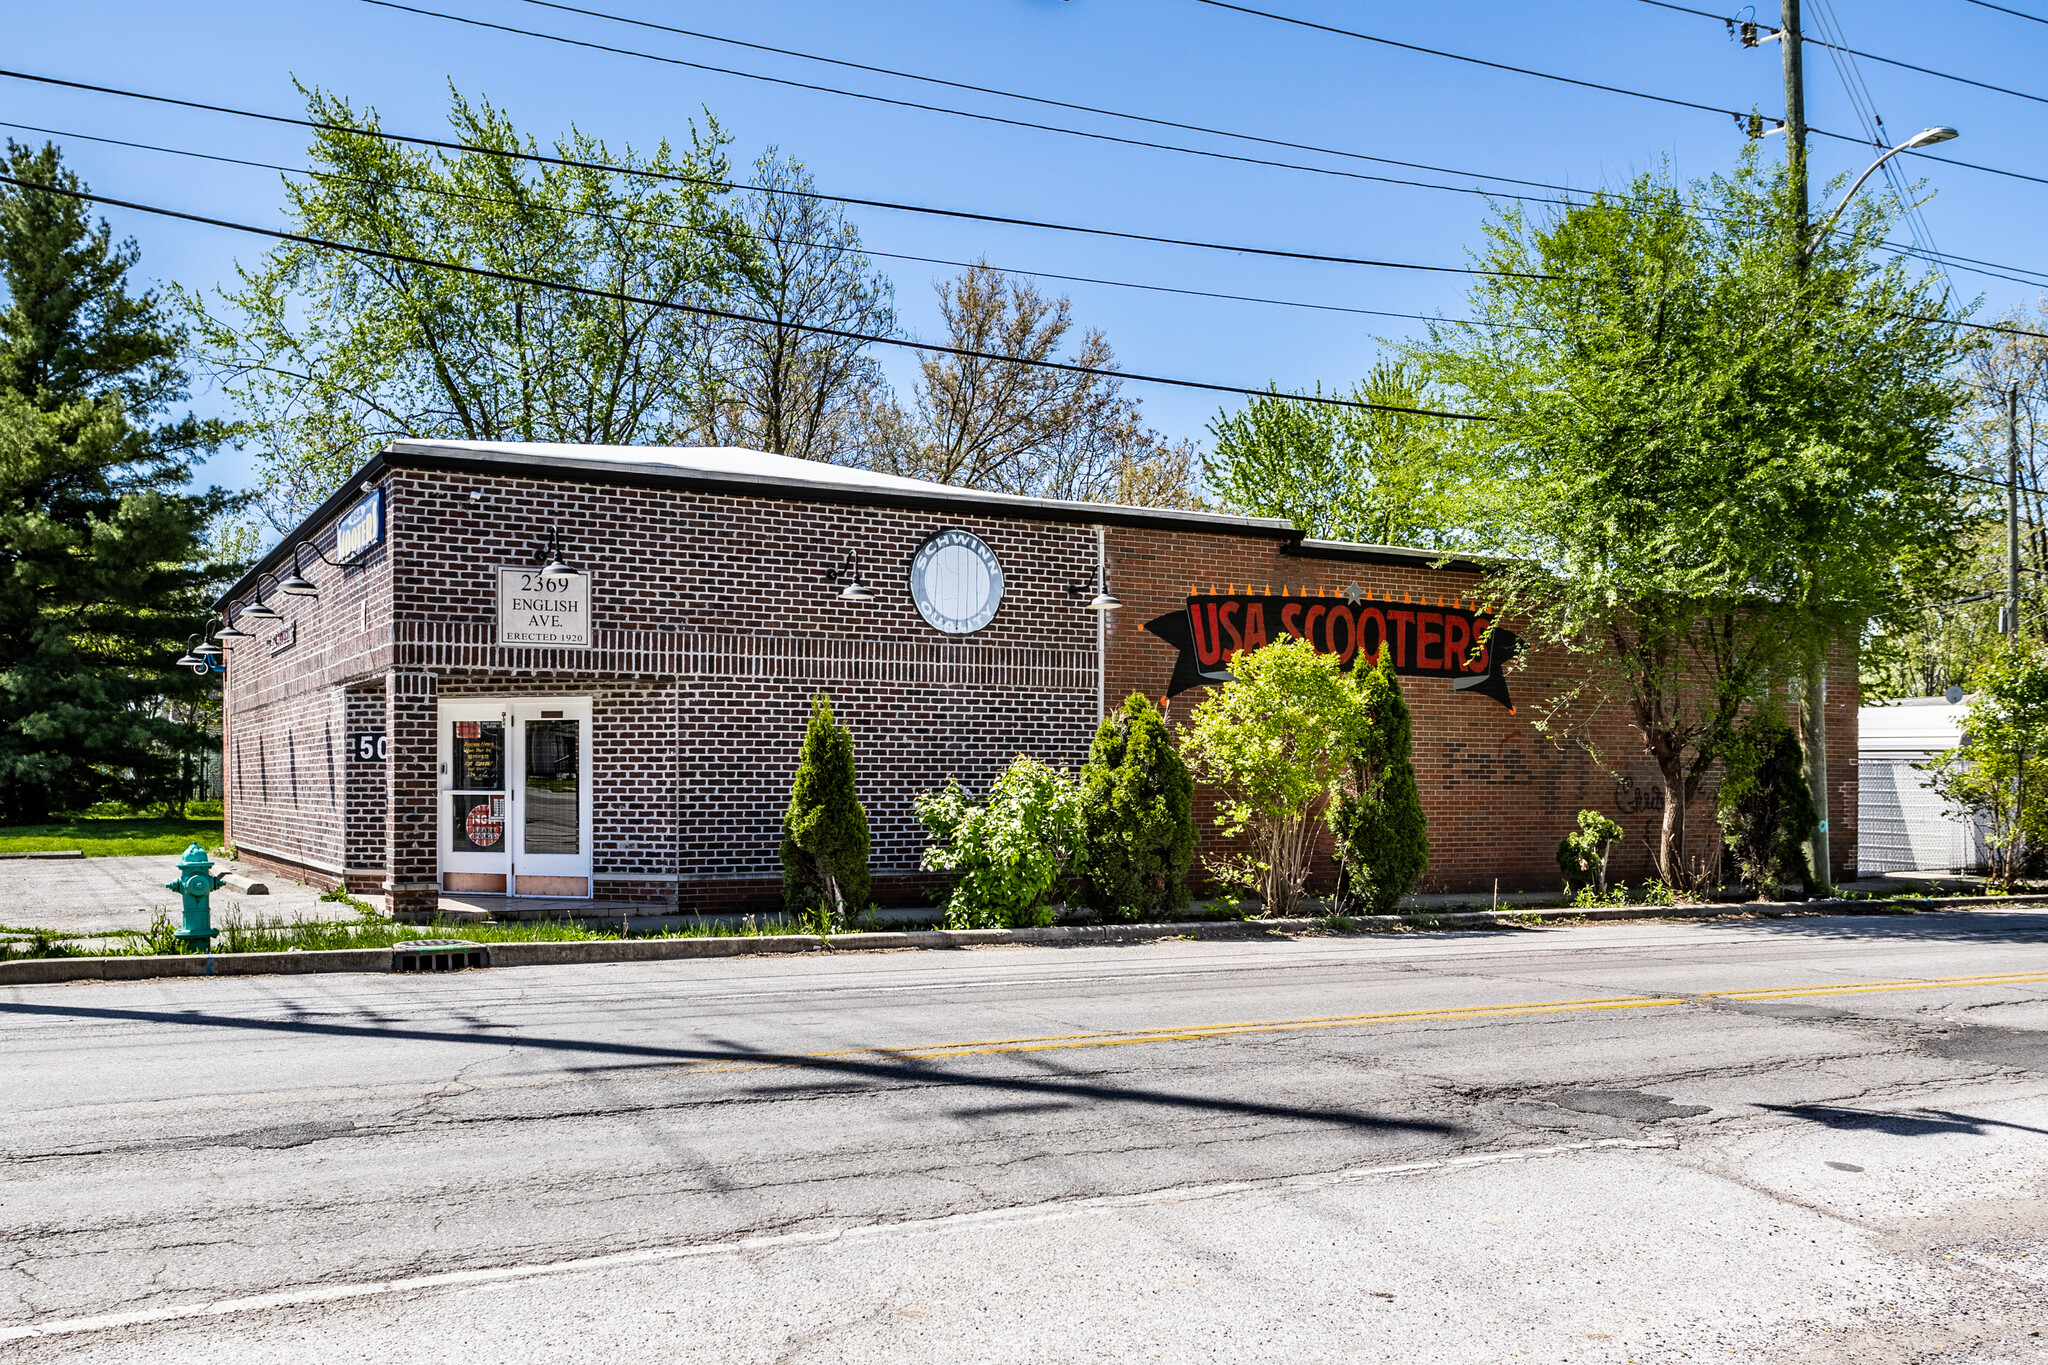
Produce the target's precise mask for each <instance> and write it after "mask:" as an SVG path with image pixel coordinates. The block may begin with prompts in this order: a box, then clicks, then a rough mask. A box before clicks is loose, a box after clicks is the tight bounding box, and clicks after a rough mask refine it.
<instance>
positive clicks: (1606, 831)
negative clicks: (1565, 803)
mask: <svg viewBox="0 0 2048 1365" xmlns="http://www.w3.org/2000/svg"><path fill="white" fill-rule="evenodd" d="M1620 838H1621V826H1620V825H1617V824H1615V823H1614V821H1612V820H1610V819H1608V818H1607V817H1606V816H1604V815H1602V814H1601V813H1600V812H1599V811H1597V810H1582V811H1580V812H1579V827H1578V828H1577V829H1575V830H1573V831H1572V832H1571V833H1570V834H1567V835H1565V836H1564V838H1562V839H1560V840H1558V844H1557V870H1558V871H1560V872H1562V873H1564V889H1565V890H1566V891H1578V890H1585V889H1588V888H1590V889H1591V890H1592V891H1593V892H1594V894H1595V895H1600V896H1604V895H1606V894H1607V859H1608V856H1609V855H1610V854H1612V853H1613V852H1614V845H1615V843H1616V841H1617V840H1619V839H1620Z"/></svg>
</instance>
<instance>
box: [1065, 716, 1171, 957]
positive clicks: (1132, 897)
mask: <svg viewBox="0 0 2048 1365" xmlns="http://www.w3.org/2000/svg"><path fill="white" fill-rule="evenodd" d="M1193 800H1194V782H1193V779H1191V778H1190V777H1189V776H1188V766H1187V763H1186V762H1185V761H1183V760H1182V758H1181V756H1180V753H1179V751H1178V750H1177V749H1175V748H1174V745H1173V733H1172V731H1171V730H1169V729H1168V728H1167V724H1166V718H1165V717H1164V716H1162V715H1160V714H1159V708H1158V706H1156V705H1155V704H1154V703H1153V701H1152V699H1151V698H1150V697H1148V696H1146V695H1144V694H1143V693H1142V692H1133V693H1132V694H1131V695H1130V696H1129V697H1126V698H1125V699H1124V704H1123V705H1122V706H1121V707H1119V708H1117V710H1115V711H1114V712H1112V713H1111V714H1109V715H1108V716H1105V717H1104V718H1103V721H1102V724H1100V725H1099V726H1097V727H1096V728H1095V742H1094V744H1093V745H1091V746H1090V747H1089V750H1088V762H1087V764H1086V765H1085V766H1083V767H1082V769H1081V794H1080V803H1081V805H1080V809H1081V847H1082V856H1081V859H1080V863H1081V875H1082V882H1081V885H1082V894H1083V896H1084V897H1085V899H1086V900H1087V903H1088V908H1089V909H1091V910H1093V911H1095V912H1096V913H1097V914H1099V915H1107V916H1111V917H1114V918H1116V919H1125V920H1135V919H1148V918H1149V919H1159V918H1163V917H1164V916H1165V915H1166V914H1168V913H1170V912H1171V911H1174V910H1178V909H1180V908H1181V907H1183V906H1185V905H1186V904H1187V903H1188V887H1187V875H1188V869H1189V868H1190V867H1192V866H1193V865H1194V861H1195V822H1194V816H1193V813H1192V803H1193Z"/></svg>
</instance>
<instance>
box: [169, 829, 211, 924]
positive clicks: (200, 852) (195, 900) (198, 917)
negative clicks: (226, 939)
mask: <svg viewBox="0 0 2048 1365" xmlns="http://www.w3.org/2000/svg"><path fill="white" fill-rule="evenodd" d="M221 885H222V883H221V879H220V878H219V877H216V876H214V875H213V860H212V859H211V858H209V857H207V856H206V850H205V849H203V848H201V847H200V846H199V845H197V844H194V845H192V847H190V848H188V849H186V850H185V856H184V857H182V858H180V859H178V880H176V881H174V882H165V883H164V889H165V890H167V891H181V892H183V893H184V895H185V927H184V928H182V929H180V930H178V932H177V933H176V934H174V935H172V937H174V938H181V939H184V940H185V941H186V942H187V943H193V942H197V943H200V944H203V945H205V946H206V947H207V948H209V949H210V948H212V947H213V940H214V938H215V937H216V936H218V935H219V933H220V930H218V929H216V928H214V927H213V906H212V904H211V903H209V902H208V900H207V897H209V896H211V895H212V894H213V893H214V892H216V891H218V890H220V888H221Z"/></svg>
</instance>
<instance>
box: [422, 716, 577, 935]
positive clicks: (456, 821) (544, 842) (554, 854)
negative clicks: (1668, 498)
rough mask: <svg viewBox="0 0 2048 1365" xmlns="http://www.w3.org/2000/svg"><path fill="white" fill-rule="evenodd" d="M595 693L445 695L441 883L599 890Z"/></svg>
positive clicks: (530, 890) (445, 886)
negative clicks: (594, 823) (595, 882)
mask: <svg viewBox="0 0 2048 1365" xmlns="http://www.w3.org/2000/svg"><path fill="white" fill-rule="evenodd" d="M590 721H591V708H590V701H589V700H588V699H587V698H576V699H573V700H570V699H562V700H554V701H531V702H529V701H500V700H488V701H444V702H442V703H441V707H440V749H441V756H440V767H441V793H440V802H441V811H440V824H441V889H442V890H443V891H448V892H454V893H462V892H468V893H470V894H473V895H500V896H503V895H512V896H556V897H577V898H588V897H589V896H590V895H591V894H592V890H593V888H592V885H591V880H590V872H591V856H590V835H591V799H590V798H591V793H590Z"/></svg>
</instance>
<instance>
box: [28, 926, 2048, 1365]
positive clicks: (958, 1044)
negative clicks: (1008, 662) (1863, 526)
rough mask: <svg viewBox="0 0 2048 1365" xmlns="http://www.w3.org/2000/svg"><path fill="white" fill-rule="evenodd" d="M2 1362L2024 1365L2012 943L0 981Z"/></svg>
mask: <svg viewBox="0 0 2048 1365" xmlns="http://www.w3.org/2000/svg"><path fill="white" fill-rule="evenodd" d="M0 1058H4V1059H5V1061H4V1063H0V1162H4V1167H0V1170H4V1178H0V1236H4V1241H0V1359H6V1360H9V1361H12V1360H21V1361H57V1360H63V1361H144V1360H147V1361H162V1360H178V1361H180V1362H187V1361H253V1360H264V1361H270V1360H275V1361H309V1360H323V1361H324V1360H350V1361H353V1360H363V1361H378V1362H406V1361H422V1362H425V1361H434V1362H465V1361H480V1362H481V1361H492V1362H495V1361H511V1360H590V1359H601V1360H604V1361H607V1362H629V1361H641V1360H649V1361H652V1360H660V1361H665V1362H674V1361H779V1360H834V1361H837V1360H855V1361H870V1360H872V1361H884V1360H886V1361H951V1360H988V1361H1023V1360H1033V1361H1036V1360H1043V1361H1070V1360H1138V1361H1147V1360H1153V1359H1159V1360H1164V1361H1241V1360H1287V1361H1320V1360H1360V1361H1401V1362H1409V1361H1449V1362H1466V1361H1485V1362H1493V1361H1500V1362H1507V1361H1515V1360H1519V1361H1589V1362H1592V1361H1598V1362H1607V1361H1613V1362H1625V1361H1642V1362H1648V1361H1666V1360H1672V1361H1676V1360H1704V1359H1721V1360H1740V1361H1744V1362H1748V1361H1809V1360H1811V1361H1883V1362H1894V1361H1896V1362H1904V1361H1914V1360H1944V1361H1953V1360H2029V1361H2032V1360H2044V1359H2048V1335H2043V1334H2044V1333H2048V916H2043V915H2040V914H2029V913H2021V912H2007V913H2000V912H1995V911H1984V912H1975V913H1970V914H1957V915H1942V916H1914V917H1905V918H1896V919H1894V918H1839V919H1799V920H1776V921H1723V922H1715V923H1707V924H1692V925H1657V924H1615V925H1602V926H1592V927H1585V928H1577V929H1549V930H1541V931H1527V932H1516V933H1497V934H1470V935H1421V934H1418V935H1404V936H1399V937H1373V938H1355V939H1331V938H1321V939H1306V940H1299V941H1273V942H1247V943H1218V942H1205V943H1196V942H1172V943H1161V944H1152V945H1144V946H1132V947H1123V948H1118V947H1089V948H1072V949H1053V948H1003V949H987V950H972V951H955V952H926V953H900V954H885V955H884V954H877V955H851V954H849V955H847V956H845V957H840V958H830V957H804V958H778V959H769V958H761V959H727V960H711V961H693V962H678V963H666V964H633V965H621V966H593V967H577V968H552V969H534V970H504V969H498V970H491V971H483V972H474V973H466V974H459V975H446V976H428V977H373V976H341V975H336V976H319V977H302V978H284V977H277V978H235V979H218V980H181V981H166V982H142V983H75V984H71V985H64V986H48V987H25V988H15V989H11V990H6V991H0Z"/></svg>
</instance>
